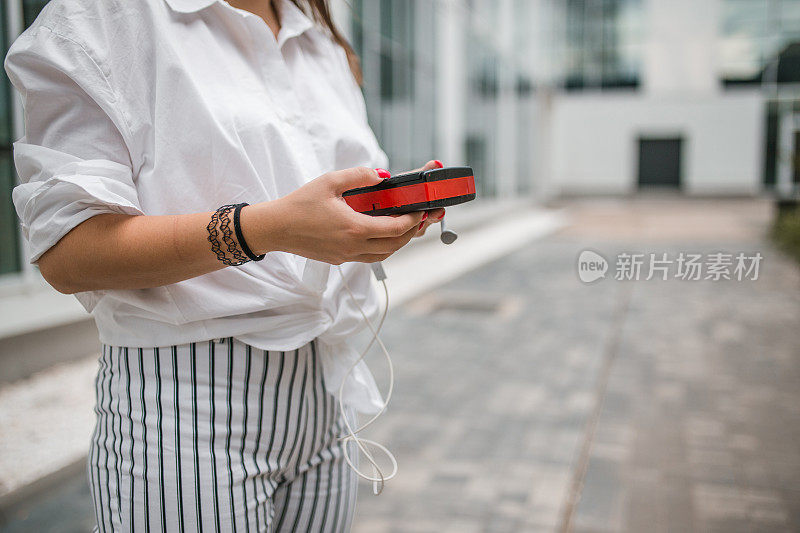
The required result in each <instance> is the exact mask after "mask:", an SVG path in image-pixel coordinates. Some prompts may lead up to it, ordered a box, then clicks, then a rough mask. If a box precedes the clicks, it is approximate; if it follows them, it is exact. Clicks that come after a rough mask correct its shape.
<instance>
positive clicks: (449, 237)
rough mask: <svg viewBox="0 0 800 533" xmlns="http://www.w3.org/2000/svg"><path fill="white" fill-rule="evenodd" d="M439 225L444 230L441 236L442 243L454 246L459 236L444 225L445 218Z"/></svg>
mask: <svg viewBox="0 0 800 533" xmlns="http://www.w3.org/2000/svg"><path fill="white" fill-rule="evenodd" d="M439 224H441V228H442V234H441V235H440V236H439V238H440V239H441V240H442V242H443V243H445V244H453V243H454V242H456V239H458V235H456V232H455V231H453V230H449V229H447V225H446V224H445V223H444V217H442V220H441V222H439Z"/></svg>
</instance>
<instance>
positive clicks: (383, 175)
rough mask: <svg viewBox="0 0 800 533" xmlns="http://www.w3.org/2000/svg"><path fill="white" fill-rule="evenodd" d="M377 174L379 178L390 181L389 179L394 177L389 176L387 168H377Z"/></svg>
mask: <svg viewBox="0 0 800 533" xmlns="http://www.w3.org/2000/svg"><path fill="white" fill-rule="evenodd" d="M375 172H377V173H378V177H380V178H383V179H389V178H391V177H392V175H391V174H389V171H388V170H386V169H385V168H376V169H375Z"/></svg>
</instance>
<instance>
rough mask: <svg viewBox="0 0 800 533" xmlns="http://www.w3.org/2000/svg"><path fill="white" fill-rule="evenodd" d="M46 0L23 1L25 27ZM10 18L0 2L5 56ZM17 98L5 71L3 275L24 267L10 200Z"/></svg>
mask: <svg viewBox="0 0 800 533" xmlns="http://www.w3.org/2000/svg"><path fill="white" fill-rule="evenodd" d="M12 1H15V0H12ZM17 1H18V0H17ZM46 3H47V2H46V1H42V0H38V1H32V0H24V1H23V3H22V5H23V16H24V19H25V27H27V26H29V25H30V24H31V23H32V22H33V21H34V19H36V17H37V15H39V12H40V11H41V10H42V8H43V7H44V5H45V4H46ZM7 17H8V12H7V9H6V2H5V1H3V2H0V19H1V20H0V39H2V43H3V57H5V55H6V53H8V47H9V45H10V44H11V41H13V37H12V36H10V35H8V33H7V28H8V18H7ZM16 98H17V96H16V94H15V92H14V89H13V87H12V86H11V82H10V81H9V80H8V77H7V76H6V75H5V71H3V79H2V83H0V274H9V273H13V272H19V271H20V270H21V268H22V257H21V249H20V242H19V230H18V228H19V221H18V219H17V213H16V211H15V210H14V205H13V203H12V202H11V190H12V189H13V188H14V186H15V185H16V183H17V174H16V169H15V167H14V160H13V155H12V143H13V142H14V141H15V140H16V139H15V138H14V137H15V134H14V123H13V108H14V105H15V99H16Z"/></svg>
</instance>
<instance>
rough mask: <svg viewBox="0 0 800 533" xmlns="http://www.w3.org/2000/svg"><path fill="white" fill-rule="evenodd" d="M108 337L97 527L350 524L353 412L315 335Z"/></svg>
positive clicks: (93, 452) (97, 437)
mask: <svg viewBox="0 0 800 533" xmlns="http://www.w3.org/2000/svg"><path fill="white" fill-rule="evenodd" d="M102 348H103V350H102V355H101V357H100V361H99V362H100V367H99V370H98V373H97V378H96V382H95V384H96V389H97V391H96V394H97V402H96V406H95V412H96V414H97V418H96V425H95V431H94V434H93V437H92V441H91V446H90V452H89V459H88V464H87V472H88V476H89V486H90V491H91V494H92V498H93V501H94V508H95V513H96V518H97V526H96V527H95V529H94V530H93V531H94V532H98V531H103V532H105V531H114V532H117V531H130V532H133V531H135V532H139V531H143V532H151V531H152V532H156V531H158V532H166V531H175V532H185V531H191V532H195V531H198V532H199V531H206V532H228V531H233V532H235V531H241V532H249V531H253V532H288V531H308V532H317V531H319V532H340V531H349V529H350V523H351V520H352V517H353V510H354V507H355V501H356V488H357V477H356V475H355V473H354V472H352V471H351V470H350V469H349V467H348V466H347V463H346V462H345V461H344V458H343V446H344V445H343V444H342V442H341V441H340V440H338V437H339V436H340V435H341V434H342V430H343V427H344V423H343V416H349V417H352V418H351V419H350V420H353V418H354V417H355V413H354V412H353V411H351V410H349V409H348V412H347V413H342V412H341V411H340V409H339V404H338V402H337V401H335V399H334V397H333V396H331V395H330V394H329V393H328V392H327V391H326V389H325V383H324V380H323V377H322V368H321V363H320V361H319V359H318V358H317V353H316V345H315V342H314V341H312V342H310V343H309V344H307V345H306V346H303V347H302V348H300V349H298V350H295V351H290V352H275V351H268V352H267V351H264V350H260V349H257V348H254V347H252V346H249V345H247V344H244V343H242V342H241V341H238V340H236V339H233V338H230V337H229V338H226V339H217V340H212V341H204V342H197V343H190V344H183V345H177V346H167V347H160V348H126V347H118V346H117V347H115V346H107V345H103V347H102ZM351 423H354V420H353V421H352V422H351ZM351 445H352V443H351ZM348 451H349V452H350V456H351V457H352V458H355V457H356V456H357V454H356V453H355V452H356V450H355V448H354V447H353V448H352V449H350V450H348Z"/></svg>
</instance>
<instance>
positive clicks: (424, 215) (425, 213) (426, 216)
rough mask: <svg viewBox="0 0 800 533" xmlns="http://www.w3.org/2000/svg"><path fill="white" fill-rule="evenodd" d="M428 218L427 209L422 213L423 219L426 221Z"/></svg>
mask: <svg viewBox="0 0 800 533" xmlns="http://www.w3.org/2000/svg"><path fill="white" fill-rule="evenodd" d="M427 219H428V212H427V211H425V212H424V213H422V221H423V222H425V221H426V220H427Z"/></svg>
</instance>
